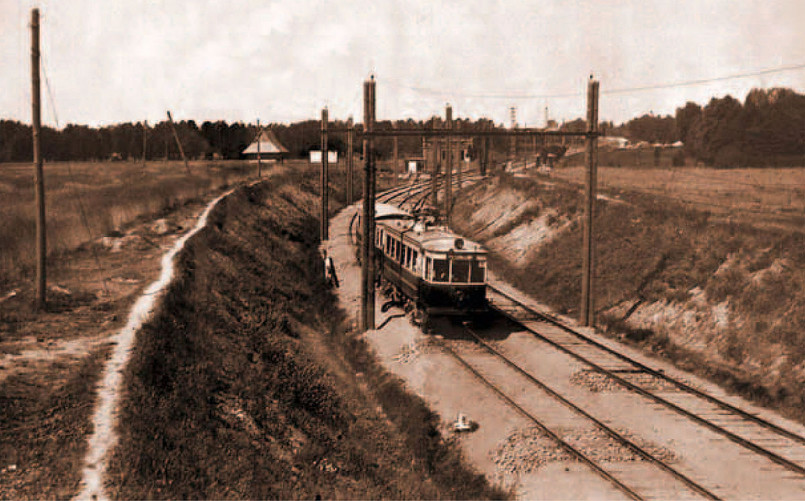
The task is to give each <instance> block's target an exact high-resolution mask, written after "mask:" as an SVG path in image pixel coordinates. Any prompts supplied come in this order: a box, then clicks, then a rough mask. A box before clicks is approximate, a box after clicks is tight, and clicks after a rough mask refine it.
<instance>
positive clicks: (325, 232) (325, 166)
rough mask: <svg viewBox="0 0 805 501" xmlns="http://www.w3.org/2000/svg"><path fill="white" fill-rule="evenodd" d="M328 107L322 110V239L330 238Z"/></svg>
mask: <svg viewBox="0 0 805 501" xmlns="http://www.w3.org/2000/svg"><path fill="white" fill-rule="evenodd" d="M327 120H328V118H327V108H323V109H322V110H321V241H322V242H324V241H325V240H328V239H329V233H330V231H329V225H330V214H329V212H328V209H329V206H330V204H329V200H328V197H327V195H329V193H328V191H329V189H330V183H329V177H330V176H329V172H327V171H328V170H329V167H330V166H329V162H328V160H329V159H328V158H327V156H328V155H327V153H328V152H327Z"/></svg>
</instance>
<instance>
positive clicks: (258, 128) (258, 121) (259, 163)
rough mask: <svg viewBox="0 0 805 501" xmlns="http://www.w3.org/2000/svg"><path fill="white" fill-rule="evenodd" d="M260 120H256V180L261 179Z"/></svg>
mask: <svg viewBox="0 0 805 501" xmlns="http://www.w3.org/2000/svg"><path fill="white" fill-rule="evenodd" d="M261 132H262V131H261V130H260V119H259V118H258V119H257V178H258V179H259V178H261V177H263V161H262V159H261V158H260V136H261Z"/></svg>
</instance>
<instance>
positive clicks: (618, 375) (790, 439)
mask: <svg viewBox="0 0 805 501" xmlns="http://www.w3.org/2000/svg"><path fill="white" fill-rule="evenodd" d="M438 181H439V185H442V184H443V180H442V179H440V180H438ZM454 184H455V182H454ZM430 186H431V183H430V181H426V182H423V183H417V184H412V185H408V186H407V187H404V188H401V189H395V190H393V191H390V192H386V193H384V194H382V195H381V196H382V197H386V198H385V199H384V201H386V202H387V203H396V204H397V205H399V206H403V205H405V204H408V207H409V208H410V209H413V210H416V208H418V207H420V206H421V205H422V204H423V203H425V201H426V200H427V198H428V196H429V194H430ZM381 196H379V197H378V198H379V199H380V197H381ZM488 292H489V294H488V296H489V300H490V305H491V306H492V307H493V309H494V310H496V311H497V312H498V313H500V314H501V315H503V316H504V317H506V318H508V319H509V320H511V321H513V322H515V323H516V324H518V325H520V326H522V327H523V328H524V329H525V330H526V331H527V332H529V333H530V334H531V335H533V336H534V337H535V338H537V339H539V340H541V341H542V342H544V343H547V344H548V345H550V346H552V347H553V348H555V349H556V350H558V351H559V352H562V353H564V354H565V355H568V356H570V357H572V358H573V359H575V360H576V361H577V362H580V363H581V364H582V365H583V366H586V367H587V368H588V370H589V371H591V372H595V373H598V374H600V375H602V376H604V377H605V378H609V379H610V380H611V381H613V382H614V383H615V384H617V385H618V386H620V387H621V388H623V389H626V390H628V391H631V392H634V393H636V394H638V395H640V396H642V397H644V398H646V399H649V400H650V401H651V402H652V404H654V405H655V407H663V408H665V409H667V410H669V411H671V412H673V413H676V414H677V415H680V416H683V417H684V418H686V419H688V420H690V421H691V422H693V423H695V424H696V425H699V426H701V427H703V428H706V429H707V430H710V431H712V432H714V433H717V434H718V435H720V436H722V437H724V438H725V439H727V440H729V441H731V442H732V443H734V444H737V445H738V446H740V447H743V448H744V449H745V450H747V451H749V453H751V454H752V455H757V456H758V457H762V458H764V459H765V460H768V461H771V462H772V463H774V465H776V467H778V468H782V469H785V471H787V472H792V473H794V475H795V477H796V478H798V479H800V480H801V479H802V478H805V436H802V435H800V434H798V433H795V432H793V431H791V430H789V429H786V428H785V427H783V426H780V425H778V424H776V423H773V422H771V421H769V420H767V419H764V418H762V417H760V416H758V415H755V414H752V413H750V412H747V411H746V410H744V409H741V408H740V407H737V406H735V405H733V404H731V403H729V402H727V401H725V400H723V399H720V398H718V397H716V396H713V395H711V394H709V393H706V392H704V391H702V390H700V389H699V388H696V387H694V386H692V385H691V384H689V383H687V382H686V381H683V380H680V379H678V378H674V377H671V376H669V375H667V374H665V373H664V372H663V371H662V370H658V369H655V368H653V367H650V366H648V365H645V364H644V363H642V362H640V361H638V360H636V359H634V358H633V357H630V356H628V355H626V354H624V353H622V352H620V351H618V350H616V349H613V348H611V347H609V346H607V345H605V344H603V343H601V342H599V341H597V340H595V339H593V338H592V337H590V336H588V335H585V334H583V333H581V332H579V331H577V330H575V329H573V328H572V327H569V326H568V325H566V324H564V323H563V322H562V321H560V320H559V319H557V318H555V317H552V316H550V315H548V314H546V313H544V312H540V311H537V310H536V309H534V308H532V307H529V306H528V305H526V304H524V303H523V302H522V301H520V300H518V299H516V298H515V297H513V296H511V295H510V294H508V293H507V292H505V291H503V290H501V289H500V288H498V287H495V286H492V285H490V286H489V288H488ZM467 332H468V333H469V334H470V336H471V338H472V339H473V341H474V342H475V343H476V344H477V345H478V346H480V347H481V348H482V349H483V351H485V352H486V353H488V354H490V355H492V357H491V358H493V359H495V360H498V365H501V364H500V362H502V365H503V366H504V367H505V368H506V369H505V370H507V371H508V372H509V373H510V376H509V378H508V379H518V378H519V380H520V381H521V386H520V387H519V391H507V389H506V388H505V386H506V384H507V383H506V380H507V379H504V380H502V381H501V379H500V371H502V370H503V369H500V368H497V369H491V370H490V368H489V367H484V364H483V363H481V365H480V366H479V365H478V360H477V358H476V359H475V360H474V361H471V360H472V357H470V359H471V360H468V359H467V357H465V356H462V355H461V354H460V353H459V352H458V350H456V349H454V348H452V347H450V346H449V345H448V344H447V343H446V342H444V341H437V344H439V345H440V346H441V347H442V348H443V351H444V352H445V353H447V354H449V355H450V356H452V357H453V358H455V359H456V360H457V361H458V363H459V364H460V365H461V366H463V367H464V368H465V369H467V370H468V371H469V372H470V373H472V374H473V376H474V377H476V378H477V379H478V380H480V381H481V382H482V383H483V384H484V385H485V386H486V387H488V388H489V389H490V390H492V391H493V392H494V393H495V394H496V395H497V396H499V397H500V398H501V399H502V400H504V401H505V402H506V403H507V405H509V406H511V407H512V408H513V409H514V410H515V411H516V412H518V413H519V414H521V415H522V416H524V417H525V418H526V419H527V420H528V421H530V422H531V423H533V424H534V425H535V426H536V427H538V428H539V429H540V430H542V432H543V433H544V434H545V435H546V436H547V437H549V438H550V439H551V440H553V441H554V442H555V443H556V444H557V445H558V446H559V447H560V448H561V449H563V450H564V451H565V452H567V453H568V454H569V455H570V456H571V457H573V458H575V459H577V460H578V461H580V462H581V463H583V464H585V465H587V466H588V467H589V468H591V469H592V470H593V471H594V472H595V473H597V474H598V475H599V476H601V477H602V478H604V479H606V480H607V481H608V482H609V483H610V484H611V485H612V486H613V487H615V488H616V489H618V490H620V491H621V492H623V493H624V494H625V495H626V496H627V497H629V498H631V499H645V498H649V497H659V498H668V497H680V496H681V495H682V494H680V493H682V492H684V493H688V494H693V495H694V496H695V497H701V498H705V499H720V498H721V497H722V496H725V495H726V496H727V497H729V495H730V494H731V492H730V491H729V489H726V490H723V487H724V486H723V485H720V484H719V482H718V481H717V480H714V479H711V478H708V476H707V475H706V474H704V473H702V472H701V471H698V469H697V468H696V467H692V466H691V465H673V464H670V463H669V462H668V461H667V460H664V459H663V458H662V457H658V455H657V454H656V453H653V452H652V450H650V448H646V447H645V446H641V445H640V444H639V443H637V442H635V440H633V439H631V438H630V437H629V436H628V435H629V434H628V432H627V433H626V434H624V433H623V432H620V431H618V430H617V429H615V428H614V427H612V426H610V425H609V424H607V422H608V421H609V420H606V419H602V418H600V417H596V416H594V415H593V414H592V413H591V412H589V411H588V410H585V409H584V408H583V407H582V406H581V405H578V404H577V403H574V402H573V401H571V399H570V398H568V397H566V396H563V395H562V394H560V393H559V392H558V391H557V390H556V389H554V388H552V387H550V386H549V385H548V384H547V383H546V382H545V381H543V380H540V379H539V378H538V377H536V376H535V375H534V374H533V373H530V372H529V371H528V370H526V369H524V368H522V367H521V366H519V365H518V364H517V363H516V362H515V361H513V360H512V359H511V358H510V357H508V356H507V355H506V354H505V353H503V352H501V351H500V350H498V349H496V348H495V347H494V346H492V345H490V344H489V343H487V342H486V341H484V340H483V339H482V338H481V337H480V336H478V335H477V333H475V332H474V331H473V330H472V329H470V328H467ZM495 380H498V382H496V381H495ZM501 382H502V383H503V384H502V385H501V384H500V383H501ZM657 382H659V383H661V384H657ZM509 384H510V383H509ZM526 386H528V387H531V388H532V389H534V388H536V390H537V391H530V392H526V393H523V392H524V391H525V390H523V388H524V387H526ZM536 393H538V394H540V395H542V397H535V396H534V394H536ZM534 398H542V399H546V398H547V399H550V400H552V401H553V402H554V404H553V405H554V406H557V405H558V406H559V407H563V408H564V409H565V412H569V413H570V415H566V416H565V417H566V419H568V420H569V421H567V422H572V423H573V424H574V425H579V426H582V427H585V426H586V427H588V428H594V429H595V430H598V431H599V432H601V433H603V434H604V435H606V436H607V437H609V439H611V440H612V441H614V442H615V443H617V444H619V446H621V447H623V448H625V449H628V450H629V451H631V453H633V454H634V455H635V456H636V457H639V458H640V459H642V460H643V462H645V463H646V464H649V465H651V466H652V467H653V468H655V469H657V470H659V471H661V472H662V475H664V476H665V477H666V480H667V481H670V482H672V483H676V487H671V491H669V490H667V489H668V488H669V487H668V485H667V484H666V486H665V487H663V488H661V489H660V490H659V491H658V490H657V488H655V487H653V486H652V485H651V482H649V483H648V484H646V481H645V479H642V481H641V478H640V475H635V474H634V472H632V473H629V468H627V469H626V471H623V470H621V471H619V470H618V469H617V468H613V467H612V465H610V464H603V463H605V462H601V461H598V462H597V461H596V460H595V459H594V458H593V457H590V456H589V455H587V454H585V453H584V451H583V450H581V449H580V448H579V447H576V446H574V445H573V444H572V443H570V442H569V441H568V440H565V439H563V438H562V435H561V429H562V424H561V423H562V421H561V420H556V416H555V415H553V414H554V413H552V412H547V414H546V413H545V412H544V410H545V408H544V407H541V406H538V407H536V409H538V410H537V411H534V410H533V409H534V407H533V406H532V407H529V406H528V404H527V403H524V402H523V401H519V402H518V400H523V399H525V401H526V402H528V401H529V400H533V399H534ZM551 421H553V422H551ZM761 461H762V460H761ZM769 466H770V467H771V468H775V466H773V465H769ZM761 469H763V470H765V469H766V467H765V466H761ZM782 471H783V470H780V472H782ZM788 474H790V473H788ZM656 475H657V474H656V473H655V474H653V476H654V477H656ZM786 478H790V477H786ZM708 484H709V485H708ZM662 489H666V490H662ZM680 489H681V490H680ZM669 492H673V494H672V495H669Z"/></svg>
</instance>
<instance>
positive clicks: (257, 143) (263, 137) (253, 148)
mask: <svg viewBox="0 0 805 501" xmlns="http://www.w3.org/2000/svg"><path fill="white" fill-rule="evenodd" d="M258 151H259V152H260V159H262V160H279V161H280V162H282V161H283V160H284V158H285V156H287V154H288V150H287V149H286V148H285V146H283V145H282V143H280V141H279V139H277V136H275V135H274V133H273V132H271V131H270V130H263V131H261V132H260V134H259V135H258V136H257V137H256V138H255V140H254V142H252V144H250V145H249V146H248V147H246V149H245V150H243V158H245V159H247V160H257V153H258Z"/></svg>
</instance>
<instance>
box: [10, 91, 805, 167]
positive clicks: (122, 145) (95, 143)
mask: <svg viewBox="0 0 805 501" xmlns="http://www.w3.org/2000/svg"><path fill="white" fill-rule="evenodd" d="M346 125H347V124H346V122H342V121H336V122H331V124H330V127H331V128H344V127H346ZM394 126H396V127H398V128H401V129H403V128H405V129H417V128H418V129H421V128H429V127H441V126H442V123H441V119H440V118H439V117H433V118H431V119H430V120H427V121H421V120H420V121H414V120H412V119H409V120H407V121H397V122H396V123H395V124H394ZM601 126H602V128H603V130H604V131H605V133H606V134H607V135H610V136H624V137H626V138H628V139H630V140H631V141H632V142H637V141H647V142H649V143H665V144H668V143H673V142H676V141H682V142H683V143H684V144H685V154H686V155H687V156H689V157H692V158H694V159H696V160H698V161H700V162H703V163H704V164H706V165H711V166H716V167H727V166H772V165H803V164H805V161H803V156H804V155H805V96H804V95H802V94H798V93H796V92H795V91H793V90H791V89H782V88H778V89H768V90H760V89H753V90H752V91H751V92H749V94H747V96H746V99H745V101H744V102H743V103H741V102H740V101H738V100H736V99H735V98H733V97H731V96H726V97H723V98H713V99H711V100H710V102H709V103H708V104H707V105H706V106H704V107H702V106H700V105H698V104H695V103H692V102H689V103H687V104H685V106H684V107H681V108H677V110H676V113H675V115H674V116H670V115H668V116H655V115H651V114H649V115H644V116H642V117H638V118H635V119H633V120H630V121H629V122H626V123H624V124H621V125H619V126H615V125H614V124H612V123H611V122H607V123H602V124H601ZM176 127H177V131H178V135H179V138H180V140H181V142H182V147H183V148H184V150H185V153H186V154H187V155H188V156H189V157H191V158H225V159H236V158H240V156H241V152H242V151H243V150H244V149H245V148H246V146H248V145H249V143H250V142H251V141H252V140H253V139H254V137H255V135H256V132H257V128H256V127H255V126H254V125H252V124H243V123H240V122H236V123H229V124H228V123H226V122H224V121H217V122H204V123H202V124H201V126H198V124H197V123H196V122H195V121H193V120H187V121H181V122H177V123H176ZM377 127H378V128H379V129H390V128H391V127H392V123H391V122H389V121H383V122H378V124H377ZM456 127H458V128H461V129H462V130H467V131H473V130H482V129H488V128H496V126H495V124H494V123H493V122H492V121H491V120H488V119H480V120H477V121H470V120H466V119H459V120H457V121H456ZM266 128H268V129H270V130H272V131H273V132H274V133H275V134H276V135H277V137H278V138H279V140H280V142H282V143H283V145H284V146H285V147H286V148H287V149H288V151H289V152H290V155H291V156H300V157H301V156H306V155H307V152H308V151H310V150H311V149H318V148H319V147H320V136H319V131H320V124H319V122H318V121H316V120H308V121H304V122H297V123H293V124H290V125H287V124H269V125H268V126H267V127H266ZM561 128H562V129H565V130H584V121H583V120H581V119H578V120H574V121H571V122H567V123H565V124H563V125H562V126H561ZM143 129H144V124H143V123H123V124H117V125H112V126H108V127H100V128H92V127H87V126H84V125H73V124H70V125H67V126H66V127H64V128H63V129H61V130H56V129H53V128H50V127H44V128H43V130H42V149H43V156H44V158H45V159H46V160H49V161H57V160H74V161H85V160H106V159H109V158H112V157H113V156H114V157H119V158H122V159H141V158H142V157H143V132H144V130H143ZM358 130H360V125H358ZM145 135H146V136H147V140H146V152H145V154H146V158H147V159H148V160H157V159H165V158H168V159H178V158H179V151H178V148H177V147H176V144H175V141H174V139H173V133H172V131H171V130H170V124H169V123H168V122H167V121H165V122H160V123H158V124H156V125H154V126H149V127H147V130H145ZM392 144H393V143H392V140H391V139H381V140H377V141H376V150H377V151H378V154H379V155H380V156H381V157H385V158H388V157H389V156H390V155H391V151H392V148H393V146H392ZM508 144H509V143H508V141H507V140H506V139H505V138H495V140H494V143H493V148H494V149H496V150H498V151H506V149H507V148H508ZM329 147H330V148H331V149H335V150H338V151H340V152H342V153H343V152H345V151H346V137H345V135H344V134H331V135H330V143H329ZM360 148H361V145H360V142H359V141H356V144H355V151H360ZM399 148H400V152H401V154H402V155H417V154H419V152H420V151H421V149H420V148H421V140H420V139H419V138H416V137H406V138H401V139H400V143H399ZM31 151H32V140H31V127H30V126H29V125H25V124H22V123H20V122H16V121H10V120H0V162H26V161H31V157H32V153H31Z"/></svg>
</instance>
